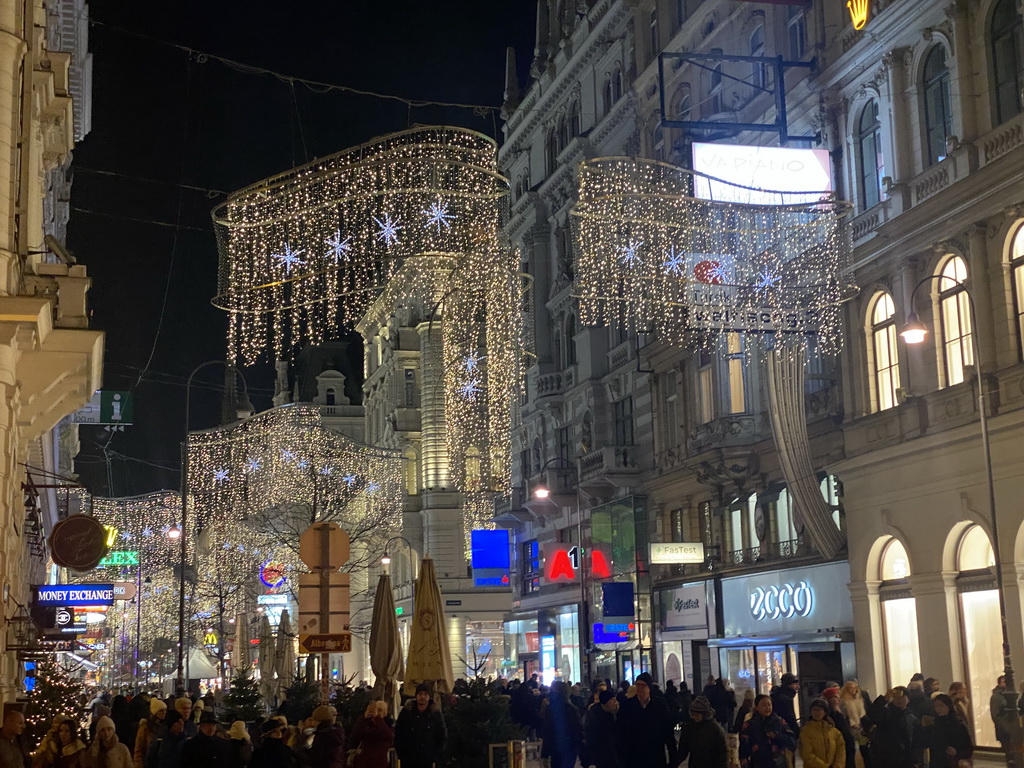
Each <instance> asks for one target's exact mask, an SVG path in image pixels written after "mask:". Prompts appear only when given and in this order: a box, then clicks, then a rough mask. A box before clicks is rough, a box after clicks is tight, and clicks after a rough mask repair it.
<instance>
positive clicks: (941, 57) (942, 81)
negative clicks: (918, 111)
mask: <svg viewBox="0 0 1024 768" xmlns="http://www.w3.org/2000/svg"><path fill="white" fill-rule="evenodd" d="M924 125H925V133H926V136H927V144H928V164H929V165H931V164H933V163H937V162H939V161H940V160H943V159H945V157H946V137H947V136H952V135H953V108H952V104H951V103H950V98H949V68H948V67H947V66H946V49H945V48H943V47H942V46H941V45H936V46H935V47H934V48H932V49H931V51H929V52H928V56H927V58H925V60H924Z"/></svg>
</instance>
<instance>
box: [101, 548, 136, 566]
mask: <svg viewBox="0 0 1024 768" xmlns="http://www.w3.org/2000/svg"><path fill="white" fill-rule="evenodd" d="M138 564H139V553H138V552H126V551H124V550H114V551H113V552H108V553H107V556H106V557H104V558H103V559H102V560H100V564H99V567H100V568H105V567H107V566H110V565H138Z"/></svg>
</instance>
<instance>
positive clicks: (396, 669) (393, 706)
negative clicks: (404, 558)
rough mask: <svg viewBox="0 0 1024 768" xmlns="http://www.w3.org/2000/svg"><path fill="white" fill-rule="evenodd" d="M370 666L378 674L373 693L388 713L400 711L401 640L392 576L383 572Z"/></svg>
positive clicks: (375, 607)
mask: <svg viewBox="0 0 1024 768" xmlns="http://www.w3.org/2000/svg"><path fill="white" fill-rule="evenodd" d="M370 668H371V669H372V670H373V674H374V675H376V677H377V682H376V683H374V686H373V692H374V695H375V696H379V697H380V698H381V699H382V700H384V701H386V702H387V704H388V714H390V715H391V716H392V717H395V716H396V715H397V713H398V681H399V680H401V679H402V678H404V677H405V663H404V662H403V661H402V641H401V638H399V636H398V620H397V619H396V618H395V598H394V595H393V594H392V593H391V577H390V576H388V575H387V574H386V573H385V574H381V577H380V580H379V581H378V582H377V594H376V596H375V597H374V599H373V619H372V620H371V622H370Z"/></svg>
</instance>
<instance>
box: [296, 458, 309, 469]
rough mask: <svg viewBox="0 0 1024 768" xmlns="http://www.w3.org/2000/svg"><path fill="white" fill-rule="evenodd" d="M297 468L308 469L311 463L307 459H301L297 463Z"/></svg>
mask: <svg viewBox="0 0 1024 768" xmlns="http://www.w3.org/2000/svg"><path fill="white" fill-rule="evenodd" d="M295 466H297V467H298V468H299V469H306V467H308V466H309V461H308V460H307V459H299V460H298V461H297V462H295Z"/></svg>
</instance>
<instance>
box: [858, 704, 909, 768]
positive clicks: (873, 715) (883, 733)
mask: <svg viewBox="0 0 1024 768" xmlns="http://www.w3.org/2000/svg"><path fill="white" fill-rule="evenodd" d="M909 704H910V697H908V696H907V689H906V688H904V687H903V686H902V685H898V686H896V687H895V688H893V689H892V690H891V691H889V693H888V694H887V695H886V696H879V697H878V698H877V699H875V701H874V702H872V704H871V707H870V708H869V709H868V719H869V720H870V721H871V723H872V724H873V725H874V729H873V731H872V733H871V761H872V764H873V765H874V766H875V768H912V766H913V765H914V757H913V742H914V731H915V729H916V728H917V724H918V723H917V718H916V717H914V713H913V712H911V711H910V709H909Z"/></svg>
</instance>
